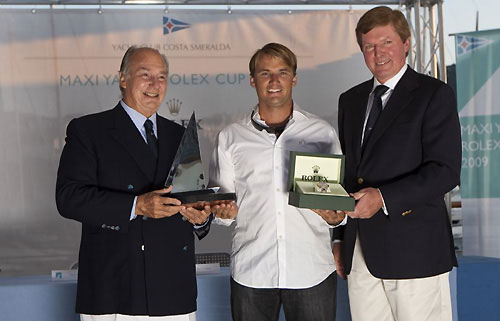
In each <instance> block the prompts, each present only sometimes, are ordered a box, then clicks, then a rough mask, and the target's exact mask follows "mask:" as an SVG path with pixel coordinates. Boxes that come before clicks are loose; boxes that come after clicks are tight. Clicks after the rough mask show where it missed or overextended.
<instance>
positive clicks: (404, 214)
mask: <svg viewBox="0 0 500 321" xmlns="http://www.w3.org/2000/svg"><path fill="white" fill-rule="evenodd" d="M411 212H412V210H408V211H404V212H403V213H401V215H402V216H406V215H408V214H410V213H411Z"/></svg>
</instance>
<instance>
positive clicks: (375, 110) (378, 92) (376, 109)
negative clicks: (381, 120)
mask: <svg viewBox="0 0 500 321" xmlns="http://www.w3.org/2000/svg"><path fill="white" fill-rule="evenodd" d="M387 90H389V87H387V86H384V85H378V86H377V87H375V90H374V91H373V103H372V109H371V110H370V115H369V116H368V121H367V122H366V127H365V136H364V138H363V146H364V145H365V143H366V141H367V140H368V136H370V133H371V132H372V130H373V128H375V124H376V123H377V119H378V117H379V116H380V113H381V112H382V95H384V93H385V92H386V91H387Z"/></svg>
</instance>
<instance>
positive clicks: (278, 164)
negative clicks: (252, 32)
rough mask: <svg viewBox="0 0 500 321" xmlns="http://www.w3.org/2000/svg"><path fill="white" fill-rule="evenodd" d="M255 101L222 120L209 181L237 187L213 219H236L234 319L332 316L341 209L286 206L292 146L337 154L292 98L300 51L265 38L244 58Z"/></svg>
mask: <svg viewBox="0 0 500 321" xmlns="http://www.w3.org/2000/svg"><path fill="white" fill-rule="evenodd" d="M249 67H250V85H251V86H252V87H254V88H255V89H256V92H257V97H258V104H257V105H256V106H255V107H253V108H252V109H251V111H250V112H249V113H248V115H247V116H246V117H245V118H244V119H242V120H241V121H238V122H236V123H234V124H231V125H229V126H228V127H226V128H225V129H223V130H222V131H221V132H220V133H219V135H218V137H217V141H216V146H215V151H214V158H213V162H212V164H211V171H210V184H211V185H213V186H221V188H222V190H225V191H236V195H237V204H230V205H227V206H226V205H223V206H220V207H219V208H216V209H213V210H214V212H215V214H216V216H217V218H216V219H215V222H216V223H220V224H224V225H230V224H232V223H233V222H235V230H234V233H233V241H232V254H231V309H232V315H233V320H235V321H247V320H248V321H259V320H263V321H264V320H266V321H268V320H278V318H279V311H280V307H281V306H283V310H284V312H285V317H286V319H287V320H288V321H294V320H297V321H299V320H300V321H308V320H310V321H313V320H314V321H323V320H324V321H326V320H328V321H331V320H335V301H336V274H335V263H334V258H333V255H332V248H331V241H330V229H331V228H333V227H335V226H337V225H339V224H340V223H342V222H343V221H344V218H345V214H344V213H343V212H336V211H327V210H309V209H302V208H296V207H293V206H291V205H288V191H287V184H288V166H289V154H290V151H301V152H316V153H329V154H340V145H339V141H338V137H337V133H336V132H335V130H334V129H333V128H332V127H331V126H330V125H329V124H328V123H327V122H326V121H324V120H322V119H320V118H319V117H317V116H315V115H312V114H310V113H308V112H305V111H303V110H301V109H300V107H299V106H298V105H297V104H296V103H295V102H294V101H293V99H292V89H293V87H294V86H295V85H296V83H297V74H296V70H297V59H296V56H295V54H293V52H292V51H290V50H289V49H288V48H287V47H285V46H283V45H281V44H277V43H269V44H267V45H265V46H264V47H263V48H262V49H259V50H257V52H256V53H255V54H254V55H253V57H252V59H251V60H250V64H249Z"/></svg>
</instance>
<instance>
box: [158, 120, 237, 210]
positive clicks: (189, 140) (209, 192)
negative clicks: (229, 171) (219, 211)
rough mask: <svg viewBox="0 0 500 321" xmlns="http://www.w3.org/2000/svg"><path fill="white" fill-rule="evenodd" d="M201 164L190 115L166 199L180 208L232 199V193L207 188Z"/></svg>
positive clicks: (171, 172)
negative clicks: (175, 202)
mask: <svg viewBox="0 0 500 321" xmlns="http://www.w3.org/2000/svg"><path fill="white" fill-rule="evenodd" d="M205 177H206V176H205V174H204V173H203V164H202V162H201V154H200V144H199V141H198V130H197V125H196V117H195V115H194V112H193V114H192V115H191V119H190V120H189V123H188V125H187V127H186V130H185V131H184V135H183V136H182V139H181V142H180V144H179V148H178V149H177V153H176V155H175V158H174V161H173V163H172V167H171V168H170V171H169V173H168V176H167V180H166V181H165V187H168V186H170V185H173V186H174V188H173V190H172V192H171V193H170V195H169V196H170V197H173V198H177V199H178V200H180V201H181V202H182V204H183V205H189V206H193V207H196V208H202V207H203V206H204V205H208V204H210V205H216V204H222V203H227V202H230V201H233V200H235V199H236V194H235V193H217V190H218V188H216V187H215V188H207V187H206V186H207V184H206V182H205Z"/></svg>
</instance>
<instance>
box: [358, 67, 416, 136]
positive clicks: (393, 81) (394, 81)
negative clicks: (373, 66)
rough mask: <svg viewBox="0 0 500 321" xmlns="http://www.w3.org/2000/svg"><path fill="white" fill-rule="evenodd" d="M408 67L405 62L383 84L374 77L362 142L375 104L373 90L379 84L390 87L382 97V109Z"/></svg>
mask: <svg viewBox="0 0 500 321" xmlns="http://www.w3.org/2000/svg"><path fill="white" fill-rule="evenodd" d="M407 68H408V65H407V64H405V65H404V66H403V68H401V70H400V71H399V72H398V73H397V74H396V75H395V76H394V77H392V78H391V79H389V80H387V81H386V82H385V83H383V84H381V83H380V82H379V81H378V80H377V78H375V77H373V80H374V81H373V87H372V91H371V92H370V97H368V105H367V107H366V114H365V122H364V124H363V135H362V137H361V142H362V141H363V140H364V138H365V128H366V123H367V122H368V116H369V115H370V111H371V110H372V105H373V95H374V94H373V91H374V90H375V88H377V86H378V85H384V86H387V87H389V90H387V91H386V92H385V93H384V94H383V95H382V96H381V97H380V98H381V99H382V110H383V109H384V108H385V105H386V104H387V101H389V98H391V95H392V92H393V91H394V88H395V87H396V85H397V84H398V82H399V80H400V79H401V77H403V75H404V73H405V72H406V69H407Z"/></svg>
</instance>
